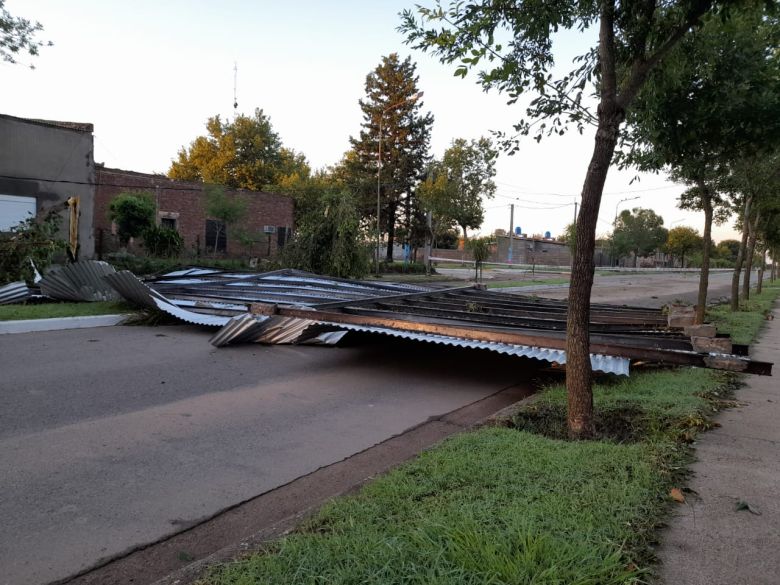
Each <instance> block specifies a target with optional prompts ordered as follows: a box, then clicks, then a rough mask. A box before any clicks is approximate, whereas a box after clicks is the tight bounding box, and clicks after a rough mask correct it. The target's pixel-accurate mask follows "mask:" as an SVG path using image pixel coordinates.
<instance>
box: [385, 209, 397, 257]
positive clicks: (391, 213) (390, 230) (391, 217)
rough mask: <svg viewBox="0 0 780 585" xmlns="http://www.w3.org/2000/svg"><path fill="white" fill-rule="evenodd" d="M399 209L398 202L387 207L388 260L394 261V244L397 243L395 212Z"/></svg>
mask: <svg viewBox="0 0 780 585" xmlns="http://www.w3.org/2000/svg"><path fill="white" fill-rule="evenodd" d="M397 209H398V204H397V203H392V204H391V205H388V207H387V255H386V256H385V260H386V261H387V262H392V261H393V244H394V243H395V212H396V210H397Z"/></svg>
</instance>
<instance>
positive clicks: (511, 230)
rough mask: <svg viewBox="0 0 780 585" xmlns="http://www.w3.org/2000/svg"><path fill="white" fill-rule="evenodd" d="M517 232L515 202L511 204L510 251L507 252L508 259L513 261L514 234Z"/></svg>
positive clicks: (510, 261)
mask: <svg viewBox="0 0 780 585" xmlns="http://www.w3.org/2000/svg"><path fill="white" fill-rule="evenodd" d="M514 232H515V204H514V203H510V204H509V251H508V252H507V253H506V260H507V262H509V264H511V263H512V247H513V246H512V234H514Z"/></svg>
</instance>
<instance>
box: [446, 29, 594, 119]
mask: <svg viewBox="0 0 780 585" xmlns="http://www.w3.org/2000/svg"><path fill="white" fill-rule="evenodd" d="M440 20H443V21H444V22H446V23H447V24H449V25H450V26H451V27H452V28H454V29H455V30H456V31H458V32H460V33H462V32H463V29H462V28H461V27H460V26H458V25H457V24H456V23H454V22H453V21H452V20H450V19H449V18H448V17H447V16H443V15H442V16H440ZM474 42H475V43H476V44H477V45H478V46H480V47H482V48H483V49H484V50H485V51H487V52H488V53H490V54H491V55H493V56H494V57H495V58H496V59H498V60H500V61H502V62H503V63H509V59H508V58H507V57H505V56H504V55H502V54H501V53H499V52H497V51H496V50H494V49H493V48H492V47H491V46H490V45H488V44H486V43H485V42H484V41H482V40H481V39H479V38H475V41H474ZM543 85H544V87H546V88H548V89H551V90H552V91H553V92H555V93H556V94H558V96H559V97H560V98H562V99H565V100H566V101H568V102H569V103H570V104H571V106H572V107H574V109H575V110H577V111H579V112H580V113H581V114H583V115H584V116H585V118H586V120H587V121H588V122H589V123H590V124H593V125H594V126H595V125H597V124H598V118H597V117H596V116H594V115H593V114H592V113H591V112H590V111H589V110H588V109H587V108H585V107H583V106H582V105H580V104H579V103H577V101H576V100H575V99H574V98H572V97H571V96H570V95H569V94H568V93H565V92H563V91H561V90H560V89H558V88H557V87H555V86H554V85H552V84H551V83H550V82H549V81H545V82H544V84H543Z"/></svg>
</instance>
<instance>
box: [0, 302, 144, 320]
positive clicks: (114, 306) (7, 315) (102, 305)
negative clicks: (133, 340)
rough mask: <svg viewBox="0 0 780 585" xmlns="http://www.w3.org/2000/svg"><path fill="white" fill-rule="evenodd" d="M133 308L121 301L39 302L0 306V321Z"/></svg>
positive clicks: (127, 311)
mask: <svg viewBox="0 0 780 585" xmlns="http://www.w3.org/2000/svg"><path fill="white" fill-rule="evenodd" d="M133 311H135V308H134V307H132V306H131V305H128V304H126V303H121V302H111V301H105V302H95V303H40V304H34V305H3V306H0V321H15V320H20V319H51V318H54V317H85V316H91V315H113V314H118V313H131V312H133Z"/></svg>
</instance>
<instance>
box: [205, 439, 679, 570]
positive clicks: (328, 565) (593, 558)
mask: <svg viewBox="0 0 780 585" xmlns="http://www.w3.org/2000/svg"><path fill="white" fill-rule="evenodd" d="M654 459H655V455H654V453H653V450H652V448H650V447H648V446H646V445H641V444H635V445H617V444H610V443H608V442H601V441H594V442H579V443H569V442H564V441H556V440H550V439H547V438H544V437H541V436H537V435H533V434H530V433H526V432H520V431H517V430H514V429H499V428H486V429H481V430H479V431H475V432H470V433H465V434H463V435H460V436H457V437H454V438H452V439H449V440H447V441H445V442H444V443H443V444H441V445H440V446H438V447H437V448H435V449H432V450H430V451H427V452H425V453H423V454H422V455H421V456H420V457H418V458H417V459H415V460H414V461H412V462H410V463H407V464H405V465H403V466H401V467H400V468H398V469H396V470H395V471H392V472H391V473H389V474H387V475H385V476H383V477H381V478H379V479H377V480H376V481H374V482H372V483H371V484H369V485H367V486H366V487H365V488H363V489H362V490H361V492H360V493H359V494H357V495H355V496H350V497H344V498H340V499H337V500H335V501H333V502H332V503H330V504H329V505H327V506H325V508H324V509H323V510H322V511H321V512H320V513H319V514H317V515H316V516H315V517H314V518H313V519H312V520H310V521H309V522H308V523H306V524H305V525H304V526H303V527H302V528H301V529H300V530H299V531H298V532H297V533H295V534H292V535H290V536H288V537H287V538H285V539H283V540H281V541H279V542H277V543H275V544H272V545H271V546H270V548H269V549H268V550H267V551H265V552H262V553H260V554H255V555H253V556H251V557H249V558H247V559H245V560H241V561H237V562H234V563H230V564H227V565H223V566H221V567H218V568H216V569H215V570H214V571H213V572H212V573H211V574H210V575H209V576H208V577H207V578H206V580H205V581H204V582H205V583H210V584H219V585H227V584H231V585H247V584H250V583H323V584H324V583H355V584H358V583H373V584H379V583H383V584H384V583H410V584H411V583H420V584H422V583H440V584H445V583H447V584H450V583H468V584H474V585H477V584H480V585H481V584H485V583H529V584H537V583H539V584H541V583H551V584H552V583H559V584H585V583H602V584H613V583H630V582H633V581H635V580H636V579H637V578H639V576H640V575H641V574H642V573H643V571H642V569H640V568H639V567H638V566H637V565H635V564H633V562H632V561H633V558H634V554H633V553H632V551H633V550H634V549H635V548H636V547H637V546H638V545H639V541H641V540H642V539H643V534H644V533H645V532H646V528H645V525H646V524H647V521H648V518H653V517H655V516H656V515H657V514H658V513H659V512H660V510H661V509H662V508H663V505H664V504H663V497H662V496H661V494H662V493H663V491H664V489H663V488H664V478H663V476H662V475H661V474H659V473H658V472H657V471H656V470H655V465H654Z"/></svg>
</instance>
